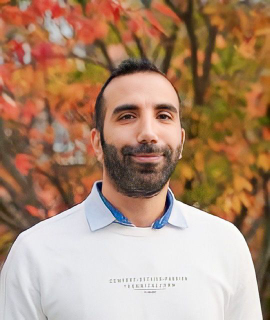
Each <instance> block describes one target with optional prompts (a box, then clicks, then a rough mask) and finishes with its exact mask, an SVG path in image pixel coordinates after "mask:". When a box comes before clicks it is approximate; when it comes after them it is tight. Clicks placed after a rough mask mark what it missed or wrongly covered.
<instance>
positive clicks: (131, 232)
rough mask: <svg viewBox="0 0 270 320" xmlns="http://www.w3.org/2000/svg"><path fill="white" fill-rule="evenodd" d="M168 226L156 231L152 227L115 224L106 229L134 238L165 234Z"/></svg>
mask: <svg viewBox="0 0 270 320" xmlns="http://www.w3.org/2000/svg"><path fill="white" fill-rule="evenodd" d="M167 227H168V226H167V225H166V226H164V227H163V228H161V229H154V228H152V227H135V226H125V225H122V224H120V223H116V222H113V223H111V224H110V225H109V226H107V227H106V229H107V230H109V231H111V232H114V233H118V234H122V235H125V236H132V237H149V236H150V237H152V236H157V235H160V234H161V233H163V232H164V229H166V228H167Z"/></svg>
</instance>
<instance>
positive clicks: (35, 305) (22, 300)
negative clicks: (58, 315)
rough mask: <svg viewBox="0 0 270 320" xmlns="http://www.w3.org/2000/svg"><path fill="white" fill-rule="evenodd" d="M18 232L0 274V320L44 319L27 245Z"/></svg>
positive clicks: (30, 254) (32, 260) (33, 265)
mask: <svg viewBox="0 0 270 320" xmlns="http://www.w3.org/2000/svg"><path fill="white" fill-rule="evenodd" d="M22 240H23V239H22V237H21V235H20V236H19V237H18V238H17V240H16V241H15V242H14V244H13V246H12V248H11V251H10V253H9V255H8V257H7V260H6V262H5V264H4V266H3V268H2V270H1V275H0V319H1V320H46V319H47V317H46V316H45V315H44V313H43V311H42V307H41V299H40V292H39V287H38V281H37V280H38V278H37V274H36V270H35V261H34V259H33V254H32V252H31V247H30V246H29V245H27V244H26V243H25V242H24V241H22Z"/></svg>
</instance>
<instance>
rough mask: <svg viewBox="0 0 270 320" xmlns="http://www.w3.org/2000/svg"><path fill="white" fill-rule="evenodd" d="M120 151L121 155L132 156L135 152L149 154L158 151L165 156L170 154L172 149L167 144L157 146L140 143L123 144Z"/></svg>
mask: <svg viewBox="0 0 270 320" xmlns="http://www.w3.org/2000/svg"><path fill="white" fill-rule="evenodd" d="M121 153H122V155H123V156H133V155H136V154H141V153H143V154H147V153H149V154H151V153H158V154H162V155H164V156H165V157H166V156H169V155H171V153H172V150H171V149H170V148H169V147H168V146H164V147H162V146H157V145H152V144H141V145H138V146H124V147H123V148H122V149H121Z"/></svg>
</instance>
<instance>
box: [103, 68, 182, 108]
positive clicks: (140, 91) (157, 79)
mask: <svg viewBox="0 0 270 320" xmlns="http://www.w3.org/2000/svg"><path fill="white" fill-rule="evenodd" d="M104 99H105V105H106V109H107V111H108V109H110V108H112V109H113V108H115V107H116V106H118V105H121V104H125V103H132V104H136V105H138V106H142V105H145V104H147V105H155V104H160V103H170V104H173V105H174V106H175V107H177V108H179V100H178V96H177V94H176V92H175V89H174V87H173V86H172V84H171V83H170V82H169V80H167V79H166V78H165V77H164V76H162V75H161V74H159V73H155V72H138V73H134V74H129V75H124V76H119V77H117V78H115V79H113V80H112V81H111V82H110V83H109V85H108V86H107V87H106V89H105V90H104Z"/></svg>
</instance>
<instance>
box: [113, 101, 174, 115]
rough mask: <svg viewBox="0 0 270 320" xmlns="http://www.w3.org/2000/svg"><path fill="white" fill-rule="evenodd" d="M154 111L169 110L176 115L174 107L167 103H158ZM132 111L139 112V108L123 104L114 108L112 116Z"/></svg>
mask: <svg viewBox="0 0 270 320" xmlns="http://www.w3.org/2000/svg"><path fill="white" fill-rule="evenodd" d="M154 109H156V110H169V111H171V112H173V113H178V111H177V108H176V107H174V106H173V105H172V104H168V103H159V104H157V105H155V106H154ZM132 110H139V107H138V106H137V105H135V104H123V105H121V106H118V107H116V108H115V109H114V110H113V113H112V115H113V116H115V115H117V114H119V113H120V112H123V111H132Z"/></svg>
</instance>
